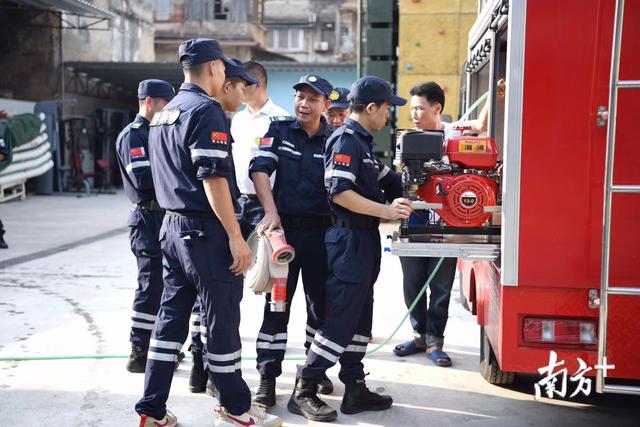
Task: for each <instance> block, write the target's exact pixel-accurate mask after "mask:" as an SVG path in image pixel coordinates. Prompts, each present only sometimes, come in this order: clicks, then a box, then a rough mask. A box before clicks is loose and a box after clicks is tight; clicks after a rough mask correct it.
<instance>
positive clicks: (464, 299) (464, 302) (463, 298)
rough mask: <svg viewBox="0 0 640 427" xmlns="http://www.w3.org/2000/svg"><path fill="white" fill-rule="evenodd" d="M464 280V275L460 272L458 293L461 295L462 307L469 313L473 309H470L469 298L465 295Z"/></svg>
mask: <svg viewBox="0 0 640 427" xmlns="http://www.w3.org/2000/svg"><path fill="white" fill-rule="evenodd" d="M463 280H464V279H463V278H462V273H461V272H460V271H458V292H459V293H460V305H461V306H462V308H464V309H465V310H467V311H468V312H471V308H469V303H468V302H467V296H466V295H465V294H464V286H463V284H462V283H463V282H462V281H463Z"/></svg>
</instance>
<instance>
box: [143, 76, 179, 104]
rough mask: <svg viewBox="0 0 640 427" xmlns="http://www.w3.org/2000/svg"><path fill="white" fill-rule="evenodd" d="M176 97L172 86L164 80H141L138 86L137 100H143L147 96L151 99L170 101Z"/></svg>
mask: <svg viewBox="0 0 640 427" xmlns="http://www.w3.org/2000/svg"><path fill="white" fill-rule="evenodd" d="M175 95H176V92H175V90H174V89H173V86H171V85H170V84H169V83H167V82H165V81H164V80H157V79H149V80H143V81H141V82H140V83H139V84H138V99H145V98H146V97H147V96H149V97H151V98H163V99H166V100H167V101H171V100H172V99H173V97H174V96H175Z"/></svg>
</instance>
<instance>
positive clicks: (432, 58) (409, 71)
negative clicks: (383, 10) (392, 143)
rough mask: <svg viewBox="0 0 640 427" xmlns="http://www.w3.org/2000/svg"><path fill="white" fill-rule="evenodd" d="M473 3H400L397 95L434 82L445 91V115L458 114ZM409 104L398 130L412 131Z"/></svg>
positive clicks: (410, 0)
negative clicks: (416, 86) (427, 82)
mask: <svg viewBox="0 0 640 427" xmlns="http://www.w3.org/2000/svg"><path fill="white" fill-rule="evenodd" d="M476 13H477V9H476V0H400V28H399V58H398V95H400V96H403V97H408V96H409V90H410V89H411V87H412V86H413V85H414V84H416V83H420V82H425V81H430V80H431V81H435V82H436V83H438V84H439V85H440V86H442V88H443V89H444V93H445V97H446V102H445V108H444V114H450V115H451V116H452V117H453V118H454V119H455V118H457V114H458V94H459V91H460V73H461V70H462V64H464V61H465V60H466V58H467V36H468V34H469V30H470V29H471V26H472V25H473V23H474V22H475V20H476ZM412 126H413V125H412V123H411V119H410V110H409V104H407V105H406V106H404V107H402V108H400V110H399V114H398V127H400V128H409V127H412Z"/></svg>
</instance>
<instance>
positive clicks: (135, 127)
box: [131, 122, 142, 129]
mask: <svg viewBox="0 0 640 427" xmlns="http://www.w3.org/2000/svg"><path fill="white" fill-rule="evenodd" d="M140 127H142V123H139V122H136V123H131V129H140Z"/></svg>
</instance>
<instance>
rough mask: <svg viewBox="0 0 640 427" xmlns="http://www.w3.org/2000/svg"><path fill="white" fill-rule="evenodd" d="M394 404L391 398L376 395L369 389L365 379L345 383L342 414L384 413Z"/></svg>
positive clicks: (341, 406) (341, 407)
mask: <svg viewBox="0 0 640 427" xmlns="http://www.w3.org/2000/svg"><path fill="white" fill-rule="evenodd" d="M392 404H393V399H392V398H391V396H384V395H380V394H378V393H374V392H372V391H370V390H369V389H368V388H367V384H366V383H365V381H364V379H357V380H351V381H349V382H346V383H345V389H344V396H343V398H342V404H341V405H340V412H342V413H343V414H357V413H358V412H363V411H383V410H385V409H389V408H390V407H391V405H392Z"/></svg>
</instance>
